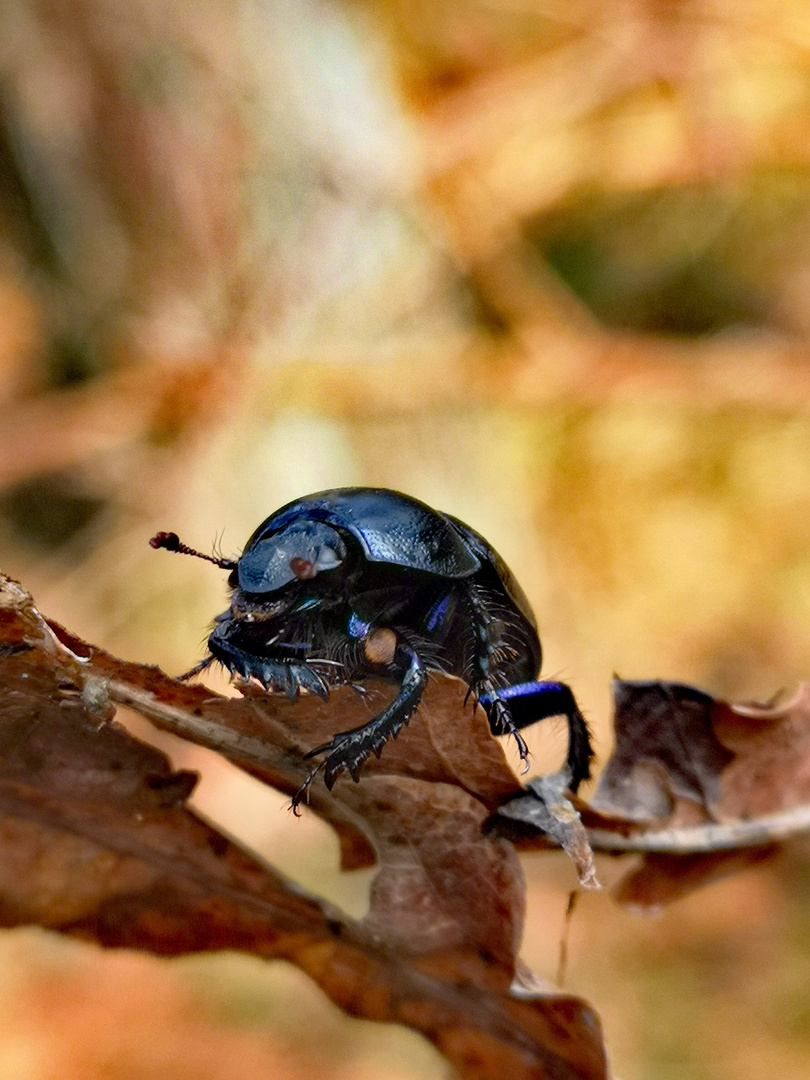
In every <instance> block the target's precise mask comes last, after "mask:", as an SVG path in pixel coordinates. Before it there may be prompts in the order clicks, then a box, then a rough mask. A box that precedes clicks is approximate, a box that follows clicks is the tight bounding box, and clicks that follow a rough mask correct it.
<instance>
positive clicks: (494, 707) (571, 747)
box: [479, 682, 593, 791]
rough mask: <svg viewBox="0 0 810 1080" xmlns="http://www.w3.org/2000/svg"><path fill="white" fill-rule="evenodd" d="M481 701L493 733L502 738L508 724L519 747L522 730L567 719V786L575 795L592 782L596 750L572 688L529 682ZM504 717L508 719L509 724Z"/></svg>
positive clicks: (494, 691)
mask: <svg viewBox="0 0 810 1080" xmlns="http://www.w3.org/2000/svg"><path fill="white" fill-rule="evenodd" d="M479 701H480V703H481V705H482V706H483V707H484V710H485V711H486V714H487V717H488V718H489V722H490V727H491V729H492V731H493V733H494V734H496V735H497V734H501V731H502V730H503V728H504V724H505V723H506V729H507V730H508V732H509V734H511V735H514V736H515V737H516V738H517V739H518V745H520V744H521V743H523V739H522V738H521V737H520V736H519V735H518V730H519V729H520V728H525V727H528V726H529V725H530V724H534V723H535V722H536V721H538V720H545V719H546V718H547V717H549V716H564V717H565V718H566V720H567V721H568V756H567V758H566V766H567V768H568V771H569V774H570V781H569V785H568V786H569V787H570V788H571V790H572V791H576V790H577V788H578V787H579V785H580V784H581V783H582V781H583V780H589V779H590V775H591V759H592V758H593V749H592V747H591V738H590V732H589V731H588V724H587V722H586V720H585V717H584V716H583V715H582V713H581V712H580V710H579V706H578V705H577V703H576V699H575V698H574V695H573V693H572V691H571V688H570V687H569V686H566V684H565V683H559V682H527V683H517V684H516V685H514V686H503V687H497V688H492V689H489V690H488V691H487V692H486V693H484V694H482V695H481V697H480V698H479ZM505 717H506V718H508V719H507V720H506V721H505ZM523 745H524V746H525V743H523ZM521 757H523V754H522V753H521Z"/></svg>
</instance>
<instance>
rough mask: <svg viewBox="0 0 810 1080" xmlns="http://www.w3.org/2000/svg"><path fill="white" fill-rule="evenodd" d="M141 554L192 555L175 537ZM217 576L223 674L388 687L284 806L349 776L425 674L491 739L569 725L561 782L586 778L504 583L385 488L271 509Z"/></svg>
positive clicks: (466, 533) (461, 531)
mask: <svg viewBox="0 0 810 1080" xmlns="http://www.w3.org/2000/svg"><path fill="white" fill-rule="evenodd" d="M151 543H152V545H153V547H166V548H168V549H169V550H174V551H182V552H186V553H189V554H198V553H197V552H194V551H193V550H192V549H190V548H187V547H185V545H183V544H181V543H180V542H179V540H178V539H177V537H176V536H175V534H174V533H159V534H158V535H157V536H155V537H154V538H153V539H152V541H151ZM203 557H204V558H209V559H210V560H211V561H212V562H215V563H217V565H219V566H221V567H222V568H223V569H226V570H230V571H231V573H230V577H229V585H230V587H231V590H232V592H231V603H230V607H229V609H228V611H226V612H224V613H223V614H222V615H219V616H218V617H217V619H216V624H215V627H214V630H213V632H212V634H211V636H210V637H209V639H208V648H209V652H210V655H209V656H208V657H207V658H206V660H204V661H203V662H202V664H200V665H199V666H198V667H197V668H195V669H194V670H195V672H196V671H200V670H202V669H203V668H204V667H207V666H208V665H209V664H210V663H212V662H213V661H214V660H218V661H219V662H220V663H222V664H223V665H224V666H225V667H226V668H227V669H228V670H229V671H230V672H231V674H239V675H241V676H243V677H244V678H246V679H250V678H253V679H256V680H258V681H259V682H260V683H261V684H262V685H263V686H264V687H265V688H266V689H270V690H281V691H284V692H285V693H287V694H288V695H289V696H290V697H292V698H294V697H296V696H297V695H298V693H299V691H300V690H301V689H302V688H303V689H304V690H307V691H309V692H310V693H315V694H319V695H320V696H321V697H324V698H326V697H328V694H329V688H330V686H336V685H339V684H345V683H358V682H360V681H362V679H363V678H365V677H367V676H370V675H375V676H381V677H383V678H388V679H391V680H393V681H395V682H396V683H397V685H398V687H399V691H398V693H397V695H396V697H395V698H394V700H393V701H392V702H391V704H390V705H388V706H387V707H386V708H385V709H383V711H382V712H381V713H380V714H379V715H378V716H375V717H374V718H373V719H371V720H369V721H368V722H367V723H365V724H362V725H361V726H360V727H357V728H354V729H353V730H352V731H344V732H341V733H340V734H338V735H335V736H334V738H333V739H332V740H331V742H329V743H327V744H326V745H324V746H320V747H318V748H317V749H316V750H313V751H312V753H311V755H309V756H313V757H314V756H320V755H324V757H323V760H322V761H321V763H320V764H319V765H318V766H317V767H316V768H315V769H313V771H312V772H311V773H310V774H309V776H308V777H307V779H306V781H305V783H304V785H303V787H302V788H301V789H300V791H299V792H298V793H297V794H296V796H295V798H294V799H293V805H294V806H297V805H298V803H299V802H300V800H301V798H302V797H303V795H304V793H305V792H306V790H307V788H308V786H309V784H310V783H311V781H312V779H313V777H314V776H315V775H316V774H317V772H318V771H319V769H321V768H322V769H323V773H324V781H325V783H326V786H327V787H328V788H331V787H332V786H333V784H334V783H335V780H336V779H337V777H338V776H339V775H340V773H342V772H343V771H344V769H345V770H348V772H349V773H350V774H351V775H352V777H353V778H354V779H355V780H357V779H358V778H359V771H360V767H361V765H362V764H363V762H364V761H365V760H366V758H367V757H368V756H369V754H370V753H371V752H372V751H373V752H374V753H375V754H377V755H379V754H380V752H381V750H382V748H383V746H384V745H385V743H386V741H387V740H388V739H389V738H391V737H394V736H396V735H397V733H398V732H399V731H400V729H401V728H402V726H403V724H406V723H407V722H408V720H409V719H410V718H411V716H412V715H413V713H414V711H415V710H416V708H417V706H418V705H419V700H420V698H421V696H422V691H423V690H424V687H425V683H426V681H427V672H428V671H429V670H431V669H434V670H441V671H447V672H449V673H450V674H453V675H457V676H458V677H459V678H461V679H463V680H464V681H465V682H466V683H467V685H468V686H469V688H470V691H471V692H472V694H474V695H475V697H476V698H477V700H478V701H479V703H480V704H481V705H482V707H483V709H484V711H485V712H486V715H487V717H488V719H489V726H490V728H491V730H492V732H493V734H496V735H503V734H510V735H513V736H514V738H515V739H516V740H517V744H518V748H519V750H520V755H521V757H522V758H523V759H524V761H525V760H526V757H527V749H526V744H525V742H524V741H523V738H522V737H521V735H520V730H521V728H524V727H527V726H528V725H529V724H532V723H534V722H535V721H537V720H542V719H544V718H545V717H549V716H559V715H562V716H565V717H566V718H567V721H568V757H567V768H568V772H569V775H570V782H569V786H570V787H571V788H572V789H573V790H576V789H577V787H578V786H579V784H580V783H581V782H582V781H583V780H586V779H588V777H589V776H590V762H591V758H592V750H591V743H590V738H589V735H588V728H587V725H586V723H585V720H584V718H583V716H582V713H581V712H580V710H579V707H578V706H577V703H576V701H575V699H574V695H573V694H572V692H571V690H570V688H569V687H568V686H566V685H565V683H560V682H542V681H538V675H539V672H540V661H541V649H540V639H539V637H538V635H537V627H536V623H535V619H534V615H533V614H532V610H531V608H530V606H529V603H528V601H527V599H526V597H525V595H524V594H523V591H522V589H521V588H520V586H519V585H518V583H517V581H516V580H515V578H514V576H513V574H512V573H511V571H510V570H509V568H508V567H507V566H506V564H505V563H504V562H503V560H502V559H501V558H500V556H499V555H498V554H497V553H496V552H495V551H494V550H493V549H492V548H491V547H490V545H489V544H488V543H487V542H486V540H484V539H483V537H482V536H480V535H479V534H478V533H477V532H475V531H474V530H473V529H471V528H469V526H467V525H464V524H463V523H462V522H461V521H458V520H456V519H455V518H453V517H451V516H450V515H449V514H442V513H439V512H437V511H436V510H432V509H431V508H430V507H429V506H426V505H425V504H424V503H422V502H419V501H418V500H417V499H413V498H411V497H410V496H408V495H403V494H401V493H399V492H396V491H388V490H384V489H379V488H336V489H335V490H333V491H322V492H319V493H318V494H316V495H308V496H307V497H306V498H303V499H297V500H295V502H291V503H289V504H288V505H287V506H284V507H282V508H281V509H280V510H277V511H276V513H274V514H272V515H271V516H270V517H269V518H267V520H266V521H264V522H263V523H262V524H261V525H260V526H259V527H258V529H257V530H256V531H255V532H254V533H253V535H252V536H251V538H250V539H249V540H248V542H247V545H246V547H245V550H244V551H243V553H242V556H241V558H239V559H237V560H235V561H234V560H228V559H212V558H211V557H210V556H203Z"/></svg>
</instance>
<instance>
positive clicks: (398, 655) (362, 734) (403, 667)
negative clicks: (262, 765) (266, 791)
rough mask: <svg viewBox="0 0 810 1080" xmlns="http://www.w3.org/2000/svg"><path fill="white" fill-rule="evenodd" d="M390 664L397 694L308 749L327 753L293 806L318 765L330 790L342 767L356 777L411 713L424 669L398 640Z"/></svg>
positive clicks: (312, 752)
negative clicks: (397, 683)
mask: <svg viewBox="0 0 810 1080" xmlns="http://www.w3.org/2000/svg"><path fill="white" fill-rule="evenodd" d="M378 633H379V631H378ZM393 664H394V665H395V667H396V669H397V670H399V672H400V673H401V674H402V683H401V684H400V687H399V691H398V693H397V696H396V697H395V698H394V700H393V701H392V702H391V704H390V705H388V706H387V707H386V708H385V709H383V711H382V712H381V713H380V714H379V715H378V716H375V717H374V719H373V720H369V721H368V722H367V723H365V724H361V725H360V727H356V728H353V729H352V730H351V731H344V732H342V733H341V734H339V735H335V737H334V738H333V739H332V740H331V741H330V742H328V743H325V744H324V745H323V746H318V747H316V748H315V749H314V750H310V752H309V753H308V754H307V755H306V756H307V757H308V758H311V757H315V756H316V755H318V754H327V755H328V756H327V757H326V759H325V760H324V761H322V762H321V764H320V765H318V766H316V767H315V768H314V769H313V770H312V771H311V772H310V774H309V775H308V776H307V778H306V780H305V781H304V783H303V784H302V785H301V787H300V789H299V790H298V791H297V792H296V794H295V796H294V797H293V801H292V805H293V809H294V810H295V809H296V808H297V807H298V805H299V803H300V802H301V800H302V798H303V797H304V795H305V793H306V790H307V788H308V787H309V785H310V784H311V783H312V781H313V780H314V778H315V777H316V776H317V774H318V773H319V772H320V770H321V769H323V779H324V783H325V784H326V786H327V788H328V789H329V790H330V791H331V789H332V787H333V786H334V784H335V781H336V780H337V778H338V776H340V774H341V773H342V772H343V771H344V769H347V770H348V771H349V773H350V774H351V776H352V779H353V780H355V781H357V780H359V778H360V767H361V765H362V764H363V762H364V761H365V760H366V758H367V757H368V756H369V754H371V753H374V754H376V755H377V757H379V756H380V753H381V752H382V748H383V746H385V744H386V742H387V741H388V740H389V739H395V738H396V737H397V735H398V734H399V732H400V731H401V729H402V727H403V725H405V724H407V723H408V721H409V720H410V718H411V716H413V714H414V711H415V710H416V707H417V706H418V704H419V702H420V700H421V698H422V693H423V691H424V689H425V684H426V683H427V672H426V670H425V668H424V667H423V666H422V662H421V661H420V659H419V657H418V656H417V655H416V653H415V652H414V651H413V649H412V648H411V647H410V646H409V645H406V644H404V643H402V642H398V643H397V645H396V648H395V650H394V655H393Z"/></svg>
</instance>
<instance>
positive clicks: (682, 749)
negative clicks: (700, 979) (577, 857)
mask: <svg viewBox="0 0 810 1080" xmlns="http://www.w3.org/2000/svg"><path fill="white" fill-rule="evenodd" d="M614 697H615V703H616V718H615V723H616V749H615V751H614V753H613V755H612V756H611V758H610V760H609V761H608V764H607V766H606V768H605V771H604V773H603V775H602V778H601V780H600V782H599V786H598V788H597V790H596V793H595V795H594V797H593V799H592V801H591V803H590V807H589V809H588V812H587V813H586V814H585V820H586V824H587V825H588V826H589V836H590V839H591V842H592V844H593V845H594V846H595V847H597V848H601V849H603V850H613V851H641V852H644V853H645V854H644V858H643V862H642V865H641V866H640V867H638V868H637V869H636V870H634V871H633V872H632V873H631V874H630V875H629V876H628V877H626V878H625V879H624V880H623V881H622V882H620V884H619V886H618V890H617V897H618V899H619V900H620V901H621V902H622V903H625V904H628V905H631V906H635V907H638V908H647V909H655V908H659V907H661V906H662V905H663V904H665V903H668V902H670V901H671V900H674V899H677V898H678V897H680V896H683V895H685V894H686V893H687V892H690V891H691V890H693V889H695V888H697V887H699V886H700V885H704V884H707V883H709V882H711V881H714V880H716V879H717V878H719V877H722V876H726V875H727V874H730V873H732V872H734V871H737V870H740V869H743V868H745V867H747V866H750V865H752V864H754V863H757V862H760V861H761V860H762V859H764V858H766V857H767V856H768V855H770V854H772V853H773V852H774V851H775V850H776V845H777V844H778V842H780V841H783V840H785V839H789V838H790V837H791V836H796V835H799V834H801V833H805V832H807V831H808V829H810V684H807V683H805V684H804V685H803V686H802V687H801V688H800V689H799V691H798V693H797V694H796V695H795V697H794V698H793V699H792V700H791V701H789V702H787V703H786V704H784V705H781V706H778V707H776V706H758V705H732V704H729V703H727V702H724V701H719V700H716V699H714V698H712V697H710V696H709V695H708V694H706V693H704V692H703V691H701V690H696V689H694V688H693V687H688V686H682V685H679V684H673V683H653V682H635V683H631V682H621V681H619V680H617V681H616V684H615V692H614ZM628 822H630V823H632V824H631V826H630V827H629V828H628Z"/></svg>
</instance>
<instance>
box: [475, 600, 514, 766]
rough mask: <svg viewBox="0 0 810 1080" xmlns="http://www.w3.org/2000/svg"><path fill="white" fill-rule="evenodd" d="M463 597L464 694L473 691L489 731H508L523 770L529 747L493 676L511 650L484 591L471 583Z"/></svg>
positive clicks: (501, 624)
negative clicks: (469, 639)
mask: <svg viewBox="0 0 810 1080" xmlns="http://www.w3.org/2000/svg"><path fill="white" fill-rule="evenodd" d="M464 599H465V601H466V604H467V607H468V609H469V611H470V616H471V618H470V623H471V626H472V630H473V648H472V661H471V666H472V680H471V682H470V689H469V691H468V693H467V697H469V696H470V695H474V696H475V697H476V699H477V700H478V701H479V702H480V703H481V704H482V705H483V706H484V709H485V711H486V714H487V719H488V720H489V727H490V730H491V731H492V733H493V735H511V736H512V737H513V738H514V740H515V742H516V743H517V748H518V752H519V753H520V760H521V762H522V763H523V771H524V772H526V771H527V770H528V768H529V748H528V747H527V746H526V743H525V741H524V739H523V737H522V736H521V735H520V733H519V732H518V725H516V724H515V723H514V722H513V720H512V716H511V714H510V711H509V707H508V706H507V705H506V704H505V703H504V701H502V700H501V698H500V697H499V694H498V687H497V684H496V683H495V681H494V678H493V675H494V672H495V671H496V669H497V665H498V663H499V662H500V661H502V660H503V659H504V656H505V655H508V654H509V653H512V654H514V650H513V649H510V647H509V646H508V645H507V643H506V642H505V641H504V639H503V623H502V621H501V620H500V619H499V618H498V617H497V612H496V611H495V610H493V605H492V603H491V602H490V601H488V599H487V595H486V593H485V591H484V590H483V589H480V588H478V587H477V586H474V585H473V586H471V587H470V588H468V589H467V590H466V591H465V594H464ZM466 700H467V699H466V698H465V703H466Z"/></svg>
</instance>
